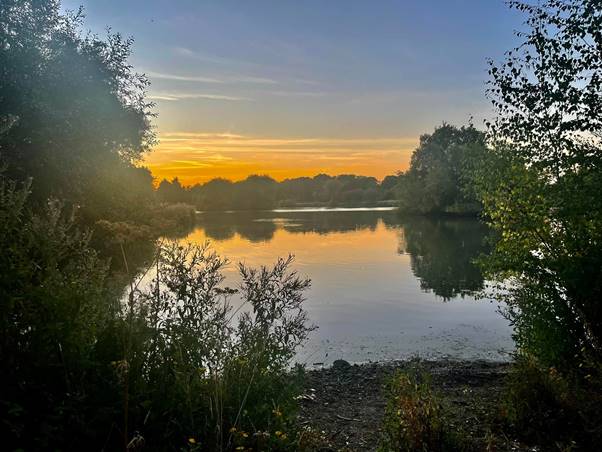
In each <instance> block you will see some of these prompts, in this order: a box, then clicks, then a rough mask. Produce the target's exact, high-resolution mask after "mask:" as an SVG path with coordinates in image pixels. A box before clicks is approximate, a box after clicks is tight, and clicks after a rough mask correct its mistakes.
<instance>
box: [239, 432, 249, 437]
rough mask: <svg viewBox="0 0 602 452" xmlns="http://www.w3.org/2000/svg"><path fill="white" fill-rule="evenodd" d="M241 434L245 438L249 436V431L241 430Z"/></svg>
mask: <svg viewBox="0 0 602 452" xmlns="http://www.w3.org/2000/svg"><path fill="white" fill-rule="evenodd" d="M240 434H241V435H242V437H243V438H248V437H249V434H248V433H247V432H241V433H240Z"/></svg>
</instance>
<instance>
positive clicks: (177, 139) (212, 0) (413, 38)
mask: <svg viewBox="0 0 602 452" xmlns="http://www.w3.org/2000/svg"><path fill="white" fill-rule="evenodd" d="M63 4H64V6H65V7H66V8H70V9H74V8H76V7H77V6H79V5H80V4H83V5H84V7H85V9H86V12H87V19H86V25H87V26H89V27H91V28H92V30H93V31H95V32H99V33H101V34H102V32H103V30H104V27H105V26H107V25H110V26H112V27H113V29H114V30H115V31H119V32H122V33H123V34H125V35H132V36H133V37H134V38H135V39H136V42H135V46H134V52H135V53H134V55H133V58H132V63H133V64H134V66H135V68H136V70H138V71H141V72H145V73H146V74H147V75H148V76H149V77H150V80H151V82H152V87H151V90H150V95H151V98H152V99H153V100H154V101H155V102H156V103H157V106H156V111H157V112H158V113H159V117H158V119H157V120H156V124H157V126H158V132H159V135H160V136H161V137H162V142H161V144H160V145H159V147H158V148H157V151H156V152H154V153H153V154H152V156H151V157H149V158H148V160H147V163H148V164H149V165H150V166H151V168H152V169H153V171H154V172H155V173H156V174H157V175H158V176H161V177H163V176H166V177H173V176H180V177H181V178H182V179H183V180H184V182H186V183H189V182H194V181H198V180H205V179H207V178H210V177H215V176H223V177H229V178H235V179H240V178H242V177H244V176H246V175H248V174H249V173H253V172H261V173H270V174H272V175H274V176H275V177H276V178H278V179H280V178H284V177H290V176H297V175H313V174H316V173H319V172H328V173H333V174H334V173H343V172H348V173H357V174H365V175H372V176H377V177H379V178H381V177H383V176H384V175H386V174H391V173H394V172H396V171H397V170H399V169H403V168H404V167H405V166H406V165H407V163H408V158H409V155H410V151H411V149H412V148H413V147H414V146H415V144H416V142H417V141H418V136H419V135H420V134H421V133H424V132H428V131H430V130H432V128H433V127H434V126H435V125H437V124H441V122H443V121H448V122H451V123H464V122H466V121H467V119H468V118H469V116H470V115H473V116H474V117H475V120H476V122H477V124H480V120H481V119H482V118H483V117H484V116H486V115H487V114H488V111H489V106H488V104H487V102H486V101H485V100H484V97H483V94H484V88H485V86H484V81H485V79H486V58H488V57H492V58H500V57H501V55H502V53H503V51H504V50H506V49H508V48H509V47H510V45H511V43H512V42H513V36H512V32H513V30H514V29H516V28H519V23H520V19H519V17H518V16H517V15H516V14H514V13H512V12H510V11H509V10H508V9H507V8H506V6H505V5H504V2H503V1H502V0H487V1H483V0H449V1H434V0H427V1H424V0H404V1H394V0H382V1H377V2H370V1H356V0H337V1H322V0H308V1H303V2H291V1H280V0H258V1H252V2H245V1H232V0H206V1H198V0H173V1H169V2H168V1H164V0H127V1H122V0H102V1H99V0H63Z"/></svg>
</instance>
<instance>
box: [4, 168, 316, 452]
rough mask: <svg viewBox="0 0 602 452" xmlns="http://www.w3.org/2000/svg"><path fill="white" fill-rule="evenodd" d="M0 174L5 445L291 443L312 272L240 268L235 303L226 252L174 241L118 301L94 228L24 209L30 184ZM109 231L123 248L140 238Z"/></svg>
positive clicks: (125, 229) (53, 209) (59, 213)
mask: <svg viewBox="0 0 602 452" xmlns="http://www.w3.org/2000/svg"><path fill="white" fill-rule="evenodd" d="M0 176H1V178H0V219H2V221H0V242H1V243H0V245H1V246H2V249H3V253H2V255H1V256H0V265H1V267H2V273H1V274H0V298H1V299H2V305H1V311H0V322H1V325H0V326H1V333H0V362H1V365H2V369H1V370H2V375H3V385H2V386H1V387H0V405H1V406H2V408H3V416H2V424H1V433H2V437H3V440H4V441H5V446H7V447H9V448H19V447H20V448H25V449H56V448H60V449H74V448H75V449H78V448H79V449H82V448H86V447H87V445H90V444H100V445H103V444H104V446H103V447H108V448H109V449H113V450H114V449H118V448H120V447H122V448H125V447H126V445H127V444H129V443H131V442H143V441H145V442H146V443H147V448H148V449H149V450H171V449H173V448H174V447H175V448H179V447H185V446H186V445H187V444H188V445H190V444H192V443H190V442H189V438H193V439H194V441H195V443H194V444H196V445H197V446H198V445H199V444H202V448H203V450H214V449H215V448H223V449H224V450H232V449H234V448H235V447H240V446H244V447H258V448H263V447H269V448H271V449H272V450H289V449H292V448H293V443H294V441H295V432H294V428H293V420H294V413H295V409H296V401H295V396H296V395H297V394H298V392H299V388H300V386H299V378H301V376H302V374H301V373H296V374H291V373H290V366H291V360H292V358H293V356H294V351H295V349H296V348H297V347H298V346H299V345H300V344H301V343H302V342H304V340H305V339H306V337H307V334H308V333H309V332H310V331H311V329H312V328H311V327H309V326H308V325H307V318H306V315H305V312H304V311H303V309H302V302H303V296H302V292H303V291H304V290H305V289H306V288H307V287H308V286H309V281H308V280H305V279H302V278H300V277H298V276H297V275H296V274H295V273H294V272H289V270H288V268H289V266H290V264H291V262H292V259H291V258H288V259H283V260H279V261H278V262H277V263H276V265H275V266H274V267H273V268H271V269H268V268H261V269H258V270H254V269H249V268H247V267H245V266H242V265H241V266H240V272H241V279H242V283H241V298H240V307H239V308H237V310H233V307H232V304H231V303H230V301H229V300H230V298H231V297H232V296H233V295H234V294H235V293H236V290H233V289H229V288H228V287H225V286H223V282H224V277H223V275H222V273H221V270H222V268H223V266H224V265H225V263H226V261H225V260H224V259H222V258H220V257H218V256H217V255H216V254H215V253H213V252H211V251H210V250H209V248H208V247H207V246H204V247H195V246H181V245H179V244H177V243H175V242H169V243H165V244H163V245H162V246H161V247H160V250H159V255H158V257H157V259H156V260H155V261H154V263H153V264H152V265H150V267H149V268H148V270H147V271H149V272H155V273H154V274H155V278H154V279H153V281H149V280H148V279H144V277H143V276H142V277H141V278H142V279H140V280H135V281H133V282H131V285H130V289H129V290H128V292H127V293H128V295H127V296H126V297H125V298H123V296H122V295H121V294H120V292H115V291H113V290H111V287H113V285H112V284H111V281H110V280H109V279H108V265H107V263H105V262H103V261H101V260H100V259H99V258H98V256H97V253H96V252H95V251H94V250H93V249H92V248H91V247H90V246H89V238H90V234H88V233H82V232H79V231H78V230H77V229H76V227H75V224H74V220H73V218H72V217H69V216H65V215H64V213H63V210H62V209H61V207H60V205H59V204H58V203H57V202H54V201H53V202H49V203H48V207H47V209H46V212H45V213H44V214H40V215H35V214H33V213H31V212H30V211H29V210H28V207H27V197H28V193H29V186H28V185H26V186H21V187H20V186H18V185H17V184H16V183H14V182H11V181H10V180H9V179H7V178H6V177H4V175H0ZM107 228H108V231H109V232H107V235H108V236H112V237H113V238H114V240H116V243H117V244H118V245H119V246H123V245H124V242H126V241H127V240H128V236H130V235H131V234H135V233H137V231H136V230H135V229H132V228H131V227H129V226H128V225H118V224H114V223H111V224H110V225H108V226H107ZM111 228H112V229H111ZM119 231H121V233H120V232H119ZM120 237H121V238H120ZM119 240H122V241H121V242H119ZM121 249H122V251H123V253H124V254H125V248H121ZM238 309H241V310H242V313H241V314H240V315H238V320H236V317H237V313H238Z"/></svg>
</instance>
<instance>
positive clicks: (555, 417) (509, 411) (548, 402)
mask: <svg viewBox="0 0 602 452" xmlns="http://www.w3.org/2000/svg"><path fill="white" fill-rule="evenodd" d="M594 370H595V369H592V371H594ZM586 380H587V381H588V384H587V385H586V386H584V385H582V384H579V382H578V381H576V380H575V379H574V378H573V377H571V376H567V375H564V374H562V373H561V372H559V371H558V370H557V369H556V368H554V367H550V368H546V367H542V366H541V365H539V364H538V363H537V361H535V360H534V359H533V358H529V357H520V358H519V359H518V360H517V362H516V364H515V365H514V368H513V370H512V372H511V374H510V375H509V377H508V382H507V385H506V395H505V398H504V400H503V404H502V419H503V421H505V422H506V424H507V425H508V426H509V427H510V428H511V429H512V430H513V431H514V432H515V434H516V435H517V436H519V437H521V438H522V439H523V440H525V441H527V442H530V443H534V444H538V445H547V446H550V447H552V446H554V447H556V448H559V449H560V450H572V448H577V447H579V448H583V450H593V449H591V448H595V445H598V444H599V443H600V440H601V439H602V428H601V427H600V423H599V420H600V415H601V414H602V413H601V412H600V406H601V405H600V402H601V400H600V393H601V392H600V378H599V373H594V372H592V374H589V377H588V378H587V379H586Z"/></svg>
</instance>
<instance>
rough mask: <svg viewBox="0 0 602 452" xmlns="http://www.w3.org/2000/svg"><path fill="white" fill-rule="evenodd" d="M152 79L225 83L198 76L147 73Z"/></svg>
mask: <svg viewBox="0 0 602 452" xmlns="http://www.w3.org/2000/svg"><path fill="white" fill-rule="evenodd" d="M146 75H148V76H149V77H151V78H159V79H162V80H177V81H182V82H198V83H224V81H223V80H218V79H216V78H210V77H203V76H198V75H177V74H165V73H162V72H153V71H148V72H146Z"/></svg>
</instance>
